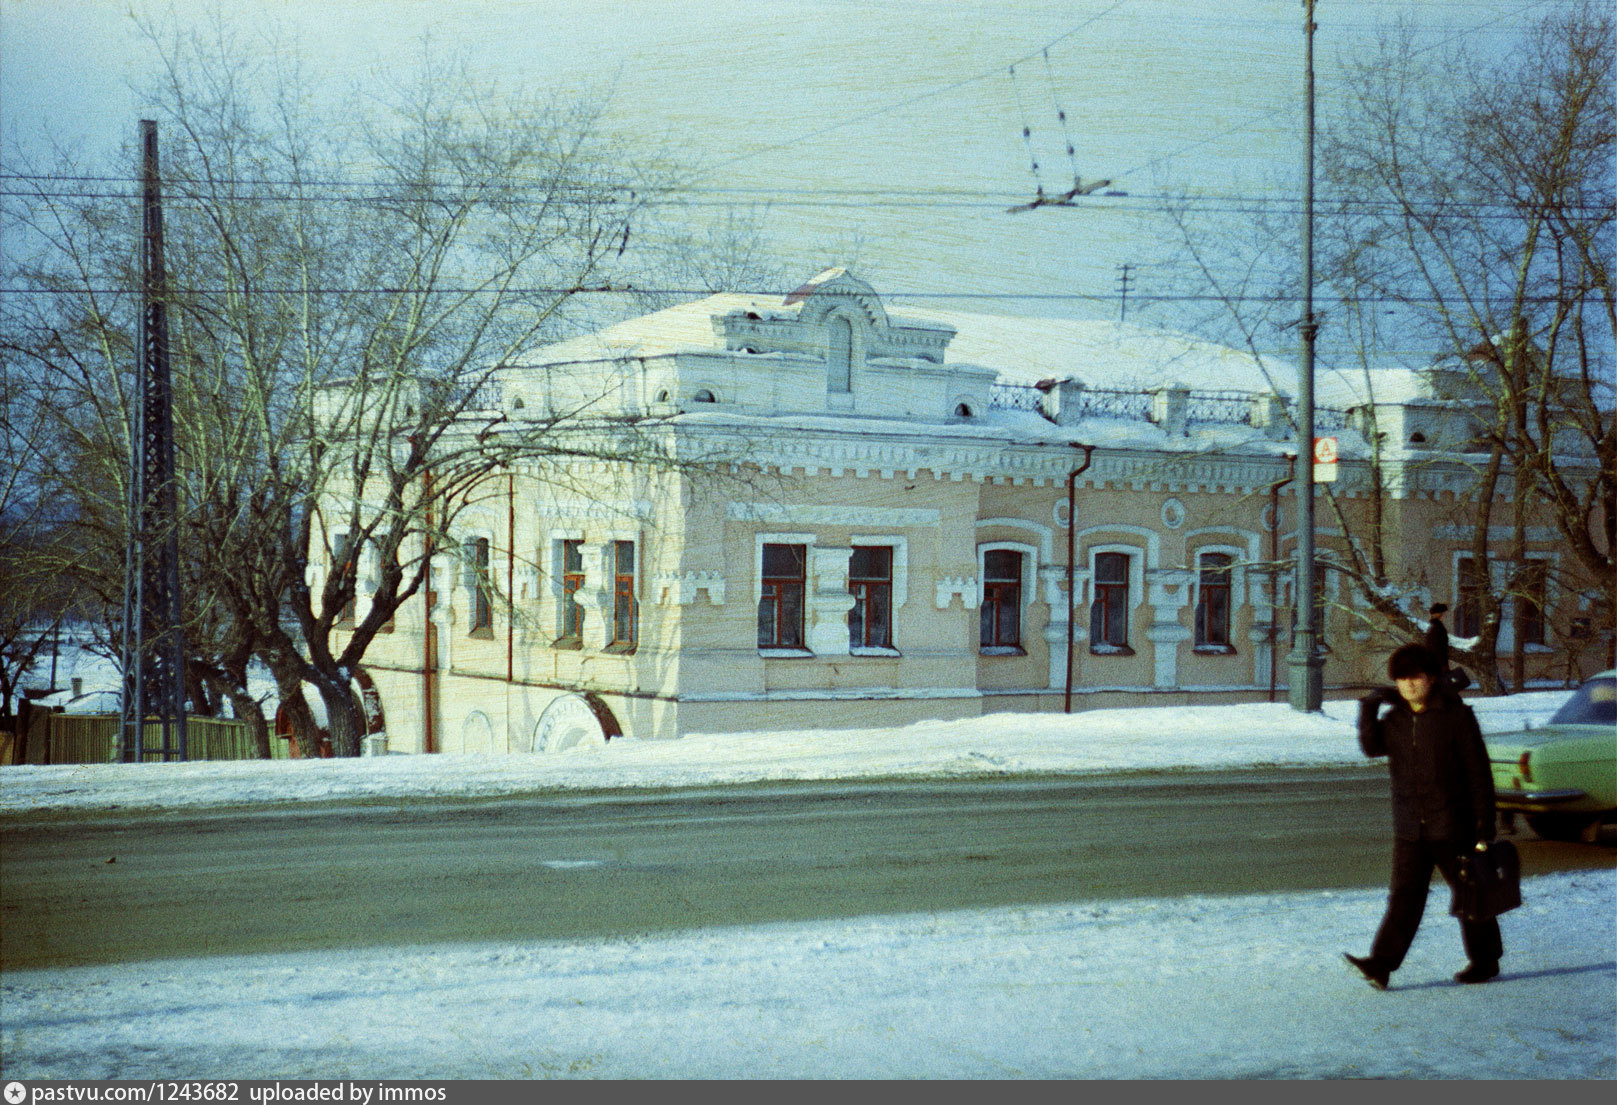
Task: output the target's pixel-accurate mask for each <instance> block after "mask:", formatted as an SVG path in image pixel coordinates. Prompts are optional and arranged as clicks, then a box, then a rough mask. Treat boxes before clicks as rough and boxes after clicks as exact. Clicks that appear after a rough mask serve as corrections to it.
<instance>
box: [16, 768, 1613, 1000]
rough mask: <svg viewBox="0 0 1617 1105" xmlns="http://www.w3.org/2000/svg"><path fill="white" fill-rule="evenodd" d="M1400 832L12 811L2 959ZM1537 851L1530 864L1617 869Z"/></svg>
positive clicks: (1092, 789)
mask: <svg viewBox="0 0 1617 1105" xmlns="http://www.w3.org/2000/svg"><path fill="white" fill-rule="evenodd" d="M1389 830H1390V815H1389V813H1388V799H1387V781H1386V776H1385V774H1384V773H1382V772H1377V771H1373V770H1365V769H1321V770H1297V769H1288V770H1268V771H1264V770H1252V771H1233V772H1197V773H1183V774H1180V773H1165V774H1154V775H1128V776H1112V777H1083V778H1071V777H1066V778H1033V779H1023V778H1019V779H1011V780H997V779H996V780H962V781H953V782H939V781H928V782H882V783H860V784H846V783H834V784H833V783H799V784H789V785H778V784H777V785H769V786H753V787H724V788H712V789H703V790H680V791H668V792H655V793H649V794H647V793H629V794H626V793H621V792H619V793H614V794H610V795H566V794H560V795H556V794H552V795H545V796H542V797H532V798H524V799H506V800H499V801H478V802H431V803H414V804H411V805H398V804H373V805H367V806H347V807H336V808H327V809H321V810H314V811H309V810H297V811H289V810H245V811H230V812H224V813H213V814H209V815H206V816H172V815H169V816H151V815H146V816H141V815H131V816H128V817H126V818H121V819H117V820H112V819H107V818H105V817H102V818H98V819H66V820H54V821H41V822H32V823H30V822H20V821H17V820H16V819H12V820H8V821H7V822H5V823H3V824H0V848H3V852H0V856H3V859H0V966H4V967H7V968H15V967H21V966H35V965H46V964H73V963H91V962H113V961H123V960H133V959H148V958H165V957H172V956H184V955H199V954H222V953H239V952H264V951H277V950H286V949H306V948H336V947H353V946H373V945H402V944H415V943H436V942H440V941H478V940H515V939H568V938H578V937H586V936H602V935H626V934H633V933H643V932H654V931H660V930H669V929H678V928H690V927H698V926H710V925H728V924H744V923H752V922H760V921H788V920H805V919H812V918H819V917H832V916H839V917H841V916H857V915H861V914H871V913H888V912H909V911H927V910H944V909H956V908H966V907H976V906H998V905H1013V904H1028V903H1040V902H1056V901H1076V900H1083V899H1098V898H1124V897H1164V896H1177V895H1184V894H1232V893H1248V892H1271V891H1285V890H1306V889H1318V888H1326V887H1355V886H1373V885H1380V884H1383V883H1384V882H1385V881H1386V877H1387V870H1388V865H1389V859H1390V838H1389ZM1528 835H1529V837H1530V834H1528ZM1519 846H1520V847H1521V849H1522V855H1523V867H1524V873H1526V874H1535V873H1539V872H1542V871H1548V870H1556V869H1560V868H1566V867H1591V866H1608V867H1609V866H1617V854H1614V853H1613V851H1612V850H1611V849H1609V848H1591V847H1589V846H1586V845H1574V844H1552V843H1549V842H1544V841H1537V840H1533V839H1527V840H1523V841H1521V842H1520V843H1519ZM1434 900H1437V899H1434Z"/></svg>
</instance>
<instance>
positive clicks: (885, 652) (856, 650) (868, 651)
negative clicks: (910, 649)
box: [848, 645, 904, 656]
mask: <svg viewBox="0 0 1617 1105" xmlns="http://www.w3.org/2000/svg"><path fill="white" fill-rule="evenodd" d="M848 655H850V656H902V655H904V654H903V653H902V652H899V651H898V649H896V648H871V647H868V646H866V645H854V646H853V647H851V648H849V649H848Z"/></svg>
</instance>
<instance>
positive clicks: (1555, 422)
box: [1169, 6, 1617, 691]
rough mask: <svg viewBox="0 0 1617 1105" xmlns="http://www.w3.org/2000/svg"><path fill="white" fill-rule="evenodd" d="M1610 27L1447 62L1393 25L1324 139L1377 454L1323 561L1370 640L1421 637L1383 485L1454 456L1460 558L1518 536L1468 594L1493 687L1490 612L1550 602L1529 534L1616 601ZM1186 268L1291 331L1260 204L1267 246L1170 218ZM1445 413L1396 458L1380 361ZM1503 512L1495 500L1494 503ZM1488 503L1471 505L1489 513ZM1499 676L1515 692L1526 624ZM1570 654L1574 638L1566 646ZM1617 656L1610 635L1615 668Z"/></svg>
mask: <svg viewBox="0 0 1617 1105" xmlns="http://www.w3.org/2000/svg"><path fill="white" fill-rule="evenodd" d="M1614 59H1617V32H1614V27H1613V23H1612V20H1611V19H1610V17H1609V16H1608V15H1607V14H1606V13H1605V12H1604V11H1602V10H1599V9H1596V8H1594V7H1592V6H1587V7H1568V8H1565V9H1562V10H1559V11H1557V12H1555V13H1554V14H1552V15H1551V16H1549V17H1548V18H1546V19H1545V20H1543V21H1542V22H1540V23H1538V24H1537V25H1535V26H1533V27H1532V28H1530V29H1529V30H1528V31H1527V32H1525V33H1524V35H1523V38H1522V42H1521V43H1520V48H1519V49H1517V50H1513V51H1510V52H1509V53H1508V54H1507V55H1505V56H1504V58H1503V60H1489V59H1485V58H1483V57H1480V56H1478V55H1476V54H1475V53H1470V52H1465V51H1459V52H1456V53H1454V54H1452V55H1450V56H1447V57H1442V58H1439V57H1436V56H1434V55H1433V54H1432V53H1431V52H1430V51H1426V50H1423V49H1421V48H1419V47H1418V46H1417V44H1416V42H1415V41H1414V38H1413V36H1412V34H1411V33H1410V32H1409V30H1408V29H1407V28H1404V29H1399V30H1395V31H1393V32H1391V33H1389V34H1388V35H1387V36H1385V37H1384V38H1383V40H1382V41H1381V43H1380V46H1379V48H1378V49H1377V50H1376V51H1375V52H1374V54H1373V55H1372V56H1369V57H1365V58H1362V59H1359V60H1358V61H1357V62H1356V63H1354V64H1353V65H1351V66H1350V68H1349V72H1350V77H1349V79H1348V82H1347V88H1346V95H1345V98H1344V100H1343V102H1341V103H1340V104H1339V105H1338V107H1337V109H1336V110H1335V111H1334V112H1333V113H1332V115H1331V116H1330V118H1329V121H1328V122H1327V123H1326V124H1325V126H1324V127H1323V128H1322V140H1321V150H1320V159H1319V160H1320V166H1321V174H1322V176H1323V178H1324V185H1325V187H1324V188H1323V189H1322V192H1323V193H1324V195H1325V197H1326V198H1325V199H1324V201H1323V202H1322V203H1321V205H1320V215H1319V218H1318V221H1317V223H1316V250H1317V256H1318V257H1319V258H1320V261H1319V264H1318V269H1319V273H1320V276H1321V279H1322V280H1323V281H1324V284H1325V287H1324V288H1322V289H1321V292H1322V293H1323V295H1322V298H1323V299H1324V300H1325V302H1326V308H1325V312H1326V322H1327V330H1326V333H1327V334H1328V335H1329V337H1330V338H1331V339H1332V344H1331V353H1332V356H1333V359H1334V360H1335V362H1336V363H1337V364H1338V365H1339V366H1343V367H1346V366H1348V365H1353V366H1354V367H1353V368H1351V369H1350V370H1348V371H1349V374H1350V375H1351V376H1352V377H1354V378H1356V379H1357V380H1358V388H1357V390H1358V391H1359V393H1360V395H1361V405H1360V406H1359V408H1358V409H1357V411H1356V412H1355V413H1356V423H1355V425H1356V428H1358V429H1359V430H1361V431H1362V432H1363V434H1364V436H1365V438H1366V441H1367V443H1368V445H1369V448H1370V479H1371V484H1372V486H1371V495H1370V497H1369V499H1368V501H1367V504H1366V505H1367V511H1366V514H1365V515H1362V516H1361V515H1360V513H1359V512H1357V511H1353V510H1350V509H1349V508H1348V507H1347V505H1346V504H1344V503H1342V502H1341V501H1340V500H1339V499H1338V498H1337V497H1335V496H1334V495H1332V492H1331V489H1330V488H1329V487H1328V486H1327V487H1325V488H1324V489H1323V492H1322V493H1323V494H1324V496H1325V498H1326V500H1327V509H1328V510H1330V511H1331V512H1332V516H1333V517H1334V519H1335V520H1336V521H1337V523H1338V524H1339V525H1340V526H1341V528H1342V530H1343V532H1344V534H1346V536H1347V540H1346V548H1345V549H1344V550H1342V551H1343V552H1344V553H1345V554H1346V559H1345V560H1344V561H1343V562H1341V563H1339V564H1338V565H1336V566H1335V567H1334V570H1336V571H1339V572H1341V573H1342V574H1343V575H1345V576H1346V577H1348V578H1350V579H1351V580H1352V581H1353V582H1354V584H1355V587H1356V590H1357V591H1358V593H1359V596H1360V597H1361V599H1362V600H1363V601H1364V602H1365V604H1366V607H1367V609H1368V610H1370V611H1372V612H1373V613H1374V616H1375V617H1376V618H1377V619H1378V620H1379V622H1380V626H1381V628H1382V629H1384V630H1386V631H1389V632H1391V633H1393V634H1394V635H1395V636H1402V637H1404V638H1406V639H1407V638H1410V637H1416V636H1418V635H1419V633H1420V630H1421V625H1420V619H1419V618H1418V616H1416V613H1415V609H1414V607H1413V606H1412V604H1411V602H1410V599H1411V597H1412V596H1413V595H1414V594H1415V593H1417V592H1418V591H1419V590H1421V587H1422V580H1421V579H1420V578H1419V575H1418V572H1417V571H1416V569H1417V568H1418V567H1419V565H1417V564H1412V563H1409V560H1410V559H1411V558H1410V557H1407V556H1402V555H1400V553H1401V551H1402V550H1399V549H1398V548H1396V547H1393V546H1392V541H1393V540H1394V538H1395V535H1396V531H1395V529H1394V528H1393V527H1391V526H1390V524H1389V522H1388V519H1387V510H1388V503H1389V501H1390V500H1389V498H1388V496H1387V494H1386V492H1387V489H1388V486H1389V481H1390V480H1392V479H1394V478H1399V476H1400V474H1401V475H1402V476H1405V477H1407V476H1408V475H1409V473H1411V472H1418V471H1419V470H1420V469H1421V467H1422V466H1423V464H1424V465H1425V466H1427V467H1432V468H1436V467H1444V466H1453V465H1454V464H1456V463H1459V464H1461V465H1463V466H1466V467H1467V468H1468V469H1469V471H1470V473H1471V479H1472V486H1471V488H1470V495H1469V498H1470V499H1471V500H1472V501H1471V503H1469V504H1466V505H1462V506H1459V507H1457V508H1456V514H1455V519H1454V520H1455V523H1456V524H1463V525H1465V526H1466V527H1467V528H1468V530H1469V533H1470V538H1469V541H1468V545H1469V548H1470V554H1469V555H1470V559H1471V561H1472V563H1473V564H1474V565H1486V564H1487V563H1488V562H1489V560H1490V559H1491V558H1493V553H1494V549H1495V547H1496V545H1497V542H1496V540H1495V539H1494V538H1493V537H1492V536H1491V533H1492V532H1494V531H1497V529H1498V527H1500V526H1502V525H1503V526H1506V527H1508V528H1509V530H1510V532H1511V533H1512V535H1513V536H1512V538H1511V540H1510V542H1509V547H1508V549H1506V550H1504V551H1505V555H1504V556H1503V557H1502V558H1498V559H1501V560H1502V561H1503V563H1504V565H1505V570H1504V572H1503V573H1502V574H1492V573H1488V572H1487V571H1486V569H1485V568H1483V569H1479V570H1478V572H1477V574H1476V575H1475V576H1474V577H1473V578H1471V579H1470V580H1468V581H1466V582H1467V587H1466V594H1465V596H1464V598H1465V601H1466V603H1467V604H1468V611H1469V612H1471V613H1474V614H1475V615H1477V619H1478V623H1479V625H1478V627H1477V632H1476V633H1475V639H1474V641H1473V642H1472V643H1471V644H1470V646H1469V647H1468V648H1466V649H1460V650H1457V655H1458V656H1460V657H1461V658H1462V659H1463V660H1464V661H1465V662H1466V664H1467V666H1468V667H1471V668H1473V669H1474V670H1476V671H1477V672H1478V673H1479V679H1480V681H1481V682H1482V684H1483V686H1484V687H1485V688H1486V689H1489V690H1492V691H1497V690H1499V689H1501V687H1502V680H1501V676H1500V673H1499V670H1498V669H1499V658H1498V642H1499V639H1500V629H1501V625H1502V622H1503V617H1504V612H1505V611H1506V610H1507V609H1508V608H1509V607H1510V606H1511V605H1512V604H1517V605H1518V607H1519V606H1520V604H1523V603H1526V602H1529V601H1532V600H1533V599H1535V598H1538V599H1541V598H1542V595H1543V592H1542V589H1541V582H1540V581H1539V580H1538V579H1537V577H1536V573H1537V572H1539V571H1540V570H1541V567H1540V562H1536V561H1534V560H1533V559H1531V558H1530V557H1528V556H1527V555H1526V552H1527V534H1528V531H1529V522H1530V520H1532V519H1534V518H1542V517H1546V516H1547V517H1548V518H1550V519H1553V522H1554V526H1555V528H1556V530H1557V531H1558V532H1559V534H1560V536H1561V538H1562V540H1563V542H1564V545H1563V547H1564V548H1565V549H1566V550H1568V551H1569V552H1570V553H1572V555H1573V557H1574V559H1575V565H1573V566H1572V567H1571V568H1570V570H1566V571H1564V572H1562V573H1561V577H1560V579H1559V581H1558V582H1560V583H1561V584H1563V586H1564V588H1565V590H1566V591H1567V592H1569V593H1574V594H1581V595H1583V596H1584V597H1585V598H1586V599H1588V600H1590V601H1592V602H1593V603H1594V605H1595V609H1596V612H1597V614H1599V615H1600V616H1601V619H1600V620H1601V622H1602V623H1603V624H1604V625H1606V626H1609V625H1610V623H1611V618H1612V612H1613V610H1617V565H1614V564H1613V560H1612V556H1613V535H1614V531H1613V527H1614V525H1617V426H1614V421H1613V381H1614V364H1613V356H1614V348H1617V347H1614V342H1613V334H1614V330H1617V326H1614V322H1617V314H1614V300H1613V290H1612V285H1611V280H1610V262H1611V257H1612V247H1613V233H1614V222H1617V193H1614V188H1617V157H1614V154H1617V107H1614V95H1617V86H1614V82H1613V71H1612V70H1613V66H1614V64H1617V60H1614ZM1169 213H1170V215H1171V216H1172V217H1174V219H1175V220H1176V222H1177V225H1178V226H1179V228H1180V230H1181V232H1182V237H1183V239H1184V241H1185V243H1186V248H1187V251H1188V253H1189V255H1190V258H1191V260H1192V262H1193V263H1194V266H1195V268H1196V271H1198V272H1199V273H1200V274H1201V275H1202V278H1203V279H1204V280H1205V281H1208V282H1210V283H1211V285H1212V286H1213V287H1214V289H1215V292H1216V298H1217V299H1219V300H1220V301H1221V302H1222V303H1223V305H1224V306H1225V307H1226V308H1227V310H1226V313H1225V315H1224V323H1225V324H1226V325H1230V324H1233V325H1234V326H1235V327H1236V328H1237V330H1238V332H1239V333H1240V335H1241V337H1242V339H1243V340H1244V341H1246V342H1247V343H1248V344H1249V345H1250V347H1251V348H1252V350H1253V351H1254V353H1257V354H1258V355H1259V356H1262V353H1261V352H1260V350H1261V349H1264V348H1268V349H1273V348H1276V347H1277V346H1280V345H1282V344H1283V343H1284V342H1285V340H1286V335H1287V329H1286V327H1287V326H1288V325H1289V324H1292V323H1294V320H1293V319H1290V318H1287V317H1285V313H1284V312H1283V311H1277V306H1278V305H1281V304H1287V303H1290V302H1292V301H1293V299H1292V296H1293V293H1294V290H1295V280H1296V274H1295V270H1294V269H1293V268H1292V267H1291V266H1290V264H1289V263H1288V262H1289V258H1290V257H1292V256H1295V250H1293V249H1292V248H1291V242H1293V241H1294V240H1295V239H1294V238H1293V236H1292V234H1291V231H1290V228H1289V226H1288V225H1286V224H1285V223H1283V222H1281V221H1280V220H1277V219H1276V218H1275V217H1274V215H1273V213H1270V214H1269V216H1268V217H1267V218H1266V219H1265V220H1264V221H1263V222H1262V224H1261V225H1260V227H1259V232H1258V233H1255V234H1254V233H1252V232H1251V228H1246V229H1245V230H1244V231H1243V232H1242V233H1239V234H1233V235H1232V234H1231V233H1230V228H1229V227H1228V226H1223V227H1218V228H1212V227H1208V226H1205V225H1201V224H1198V223H1197V222H1196V221H1195V220H1194V218H1193V206H1192V205H1186V204H1179V205H1175V206H1174V207H1173V208H1172V209H1171V210H1170V212H1169ZM1415 349H1423V350H1427V351H1429V354H1430V355H1429V356H1427V357H1425V358H1423V361H1424V363H1422V364H1420V365H1419V367H1421V368H1423V369H1425V370H1426V373H1425V375H1426V378H1427V379H1428V380H1430V381H1431V382H1432V386H1433V387H1435V388H1436V389H1437V391H1438V393H1439V394H1438V395H1437V396H1436V399H1437V400H1438V401H1440V402H1442V403H1445V404H1446V405H1447V406H1448V407H1450V408H1451V410H1452V412H1453V414H1454V418H1452V419H1451V423H1450V426H1449V427H1448V439H1447V440H1446V441H1442V442H1439V441H1433V442H1431V443H1430V444H1432V445H1433V446H1439V445H1441V446H1442V448H1441V449H1439V448H1434V449H1433V450H1432V451H1431V459H1429V460H1427V461H1424V462H1423V461H1420V460H1411V459H1410V458H1409V456H1408V454H1407V452H1406V453H1405V455H1404V456H1402V457H1400V458H1398V459H1397V461H1396V463H1395V462H1394V460H1393V459H1392V458H1391V455H1390V454H1389V452H1388V447H1389V443H1388V441H1387V433H1388V430H1389V428H1388V427H1385V426H1383V425H1381V424H1380V423H1379V421H1378V414H1380V413H1382V412H1383V411H1385V410H1386V407H1385V406H1384V404H1388V403H1392V402H1396V401H1397V400H1398V399H1399V398H1400V397H1399V396H1385V395H1383V394H1380V392H1381V391H1382V389H1383V387H1384V385H1386V384H1387V383H1388V382H1389V380H1390V379H1391V378H1393V377H1396V376H1397V375H1401V374H1397V373H1394V374H1388V373H1385V372H1382V371H1379V370H1378V368H1379V366H1384V365H1385V364H1387V363H1388V362H1389V361H1390V360H1392V359H1393V357H1392V356H1391V355H1389V353H1388V350H1397V351H1399V352H1400V354H1401V355H1402V356H1403V357H1405V358H1407V357H1408V355H1409V354H1410V352H1411V351H1412V350H1415ZM1507 498H1508V502H1507V501H1506V499H1507ZM1479 508H1480V509H1479ZM1515 641H1516V643H1515V653H1514V656H1513V663H1512V680H1511V682H1513V683H1514V684H1515V685H1517V686H1520V685H1521V683H1522V681H1523V674H1524V664H1523V655H1522V642H1521V634H1517V635H1516V637H1515ZM1574 647H1577V646H1576V645H1574ZM1610 648H1611V646H1610V645H1609V644H1608V657H1609V653H1610Z"/></svg>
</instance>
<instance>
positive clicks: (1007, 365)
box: [516, 274, 1297, 395]
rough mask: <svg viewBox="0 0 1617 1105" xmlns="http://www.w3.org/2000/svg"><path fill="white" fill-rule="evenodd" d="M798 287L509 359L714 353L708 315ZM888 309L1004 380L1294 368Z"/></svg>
mask: <svg viewBox="0 0 1617 1105" xmlns="http://www.w3.org/2000/svg"><path fill="white" fill-rule="evenodd" d="M822 275H823V274H822ZM807 287H808V285H805V288H807ZM803 290H804V289H799V290H798V292H794V293H793V295H792V296H788V297H787V299H786V300H782V299H781V298H780V297H778V296H772V295H751V294H745V293H730V292H725V293H720V294H717V295H711V296H708V297H706V298H705V299H698V300H693V301H691V302H689V303H682V304H679V305H678V306H675V307H669V308H666V309H664V310H661V311H656V312H653V313H652V314H649V315H642V316H640V317H638V318H632V319H628V320H625V321H623V322H620V323H617V324H615V325H612V326H608V327H606V328H605V329H603V330H599V331H597V332H595V333H592V334H585V335H582V336H580V337H576V338H570V339H568V340H566V341H561V342H555V343H553V344H550V345H545V346H540V347H538V348H536V349H534V350H532V351H531V352H530V353H528V354H527V355H525V356H523V357H521V358H519V359H518V361H517V362H516V363H518V364H523V365H545V364H565V363H569V362H574V361H597V360H615V359H624V358H638V357H657V356H667V355H670V354H674V353H680V352H692V351H710V352H711V351H716V350H722V349H723V348H724V346H723V342H722V340H721V339H720V338H719V337H718V336H717V334H716V333H715V331H714V328H713V320H714V319H715V318H718V317H722V316H724V315H728V314H730V313H732V312H743V313H745V312H752V313H754V314H756V315H758V316H759V317H760V318H763V319H790V318H795V317H797V316H798V314H799V313H800V312H801V310H802V308H803V305H804V302H805V298H804V297H803V295H802V294H800V293H802V292H803ZM793 297H796V298H795V299H794V298H793ZM888 315H889V316H890V318H891V321H892V323H893V324H894V325H895V326H900V327H906V328H914V329H924V330H940V329H952V330H954V331H955V335H954V338H953V340H952V341H951V342H950V343H949V345H948V348H947V351H946V354H945V358H944V363H945V364H955V365H962V366H964V365H973V366H979V367H983V368H990V369H993V370H994V371H995V372H997V373H998V374H999V378H1000V379H1001V380H1002V381H1003V382H1005V383H1015V384H1033V383H1037V382H1038V381H1040V380H1045V379H1051V378H1059V377H1062V376H1075V377H1077V378H1078V379H1080V380H1082V381H1083V382H1084V383H1085V384H1087V385H1088V386H1090V387H1094V388H1116V389H1125V390H1136V389H1149V388H1156V387H1160V386H1163V385H1167V384H1176V383H1178V384H1184V385H1185V386H1187V387H1190V388H1193V389H1197V390H1217V391H1245V392H1259V393H1267V392H1273V391H1276V390H1278V391H1279V392H1280V393H1281V394H1284V395H1292V394H1295V392H1296V382H1297V376H1296V369H1295V367H1294V366H1293V365H1292V364H1290V363H1289V362H1286V361H1280V360H1265V361H1263V362H1261V363H1260V362H1259V361H1258V360H1256V359H1255V358H1254V357H1253V356H1252V355H1251V354H1249V353H1247V352H1246V351H1244V350H1240V349H1234V348H1231V347H1229V346H1225V345H1220V344H1218V343H1216V342H1210V341H1205V340H1203V339H1201V338H1197V337H1193V336H1191V335H1189V334H1182V333H1176V332H1174V331H1169V330H1158V329H1152V328H1148V327H1143V326H1134V325H1130V324H1128V323H1118V322H1097V321H1090V320H1078V319H1049V318H1034V317H1028V316H1018V315H986V314H975V313H971V312H965V311H947V310H938V309H935V308H931V307H902V308H889V309H888Z"/></svg>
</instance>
